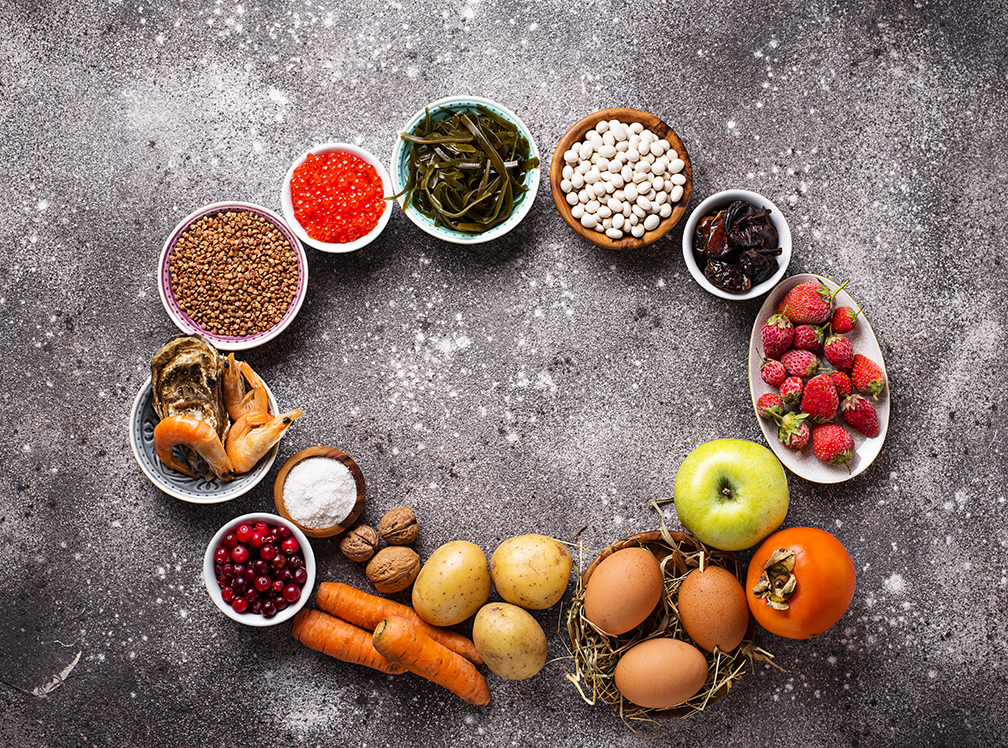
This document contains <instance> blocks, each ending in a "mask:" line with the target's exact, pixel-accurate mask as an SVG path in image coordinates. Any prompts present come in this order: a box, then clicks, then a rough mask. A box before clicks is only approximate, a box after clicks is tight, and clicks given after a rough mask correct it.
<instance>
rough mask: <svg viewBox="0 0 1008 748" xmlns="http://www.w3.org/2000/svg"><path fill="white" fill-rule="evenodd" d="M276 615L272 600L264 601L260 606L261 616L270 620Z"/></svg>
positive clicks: (274, 604) (275, 607)
mask: <svg viewBox="0 0 1008 748" xmlns="http://www.w3.org/2000/svg"><path fill="white" fill-rule="evenodd" d="M276 613H277V606H276V603H275V602H273V601H272V600H266V601H265V602H263V604H262V614H263V616H264V617H266V618H272V617H273V616H275V615H276Z"/></svg>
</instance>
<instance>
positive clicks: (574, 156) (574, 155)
mask: <svg viewBox="0 0 1008 748" xmlns="http://www.w3.org/2000/svg"><path fill="white" fill-rule="evenodd" d="M580 157H581V154H580V153H578V151H575V150H574V149H573V148H572V149H571V150H569V151H566V152H565V153H564V161H566V162H567V163H568V164H573V163H575V162H576V161H577V160H578V159H579V158H580Z"/></svg>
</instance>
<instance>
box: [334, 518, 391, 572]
mask: <svg viewBox="0 0 1008 748" xmlns="http://www.w3.org/2000/svg"><path fill="white" fill-rule="evenodd" d="M380 542H381V541H380V540H379V539H378V531H377V530H375V529H374V528H373V527H370V526H369V525H356V526H354V527H353V528H351V529H350V531H349V532H348V533H347V534H346V535H344V536H343V539H342V540H341V541H340V544H339V547H340V550H341V551H343V555H344V556H346V557H347V558H348V559H350V560H351V561H357V562H359V563H364V562H365V561H368V560H369V559H370V558H371V557H372V556H373V555H374V554H375V551H377V550H378V544H379V543H380Z"/></svg>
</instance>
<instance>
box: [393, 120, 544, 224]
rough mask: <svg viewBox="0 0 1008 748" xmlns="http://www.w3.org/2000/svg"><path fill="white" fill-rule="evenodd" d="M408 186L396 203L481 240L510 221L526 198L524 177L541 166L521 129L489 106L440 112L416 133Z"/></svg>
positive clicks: (412, 136) (409, 135) (411, 136)
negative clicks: (484, 235)
mask: <svg viewBox="0 0 1008 748" xmlns="http://www.w3.org/2000/svg"><path fill="white" fill-rule="evenodd" d="M400 137H401V138H402V139H403V140H405V141H407V142H408V143H409V144H410V146H409V180H408V181H407V183H406V186H405V188H404V189H403V191H402V192H400V193H399V194H398V195H395V197H396V198H398V197H400V196H402V195H405V196H406V199H405V201H404V204H403V208H404V209H406V210H409V209H415V210H418V211H420V213H422V214H423V215H425V216H427V217H428V218H430V219H432V220H433V221H434V223H435V225H437V226H447V227H449V228H451V229H454V230H456V231H462V232H466V233H472V234H478V233H482V232H484V231H488V230H490V229H492V228H493V227H494V226H498V225H500V224H501V223H503V222H504V221H506V220H507V219H508V217H509V216H510V215H511V213H512V212H513V211H514V209H515V207H516V206H517V205H519V204H520V203H521V202H522V200H523V199H524V198H525V194H526V192H528V188H527V187H526V186H525V185H524V182H525V175H526V173H527V172H528V171H529V170H530V169H534V168H536V167H537V166H539V159H538V158H536V157H535V156H531V155H530V152H531V147H530V145H529V142H528V139H527V138H525V137H524V136H523V135H522V134H521V133H520V132H519V131H518V128H517V126H516V125H515V124H514V123H512V122H509V121H508V120H507V119H505V118H504V117H501V116H499V115H497V114H495V113H494V112H492V111H491V110H490V109H488V108H487V107H485V106H482V105H479V106H477V107H476V111H474V112H454V111H451V110H449V109H445V108H439V109H438V111H437V112H435V113H432V112H431V110H430V109H427V110H426V116H425V117H424V119H423V120H421V122H420V123H419V124H418V125H417V127H416V128H415V129H414V131H413V132H411V133H402V134H401V135H400Z"/></svg>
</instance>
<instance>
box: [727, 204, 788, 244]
mask: <svg viewBox="0 0 1008 748" xmlns="http://www.w3.org/2000/svg"><path fill="white" fill-rule="evenodd" d="M724 213H725V217H724V231H725V235H726V236H727V237H728V244H729V246H730V247H731V248H732V249H744V248H748V247H756V248H760V249H766V248H770V247H773V246H776V245H777V229H776V227H774V225H773V224H772V223H771V222H770V209H769V208H757V207H756V206H755V205H753V204H752V203H750V202H747V201H745V200H736V201H735V202H734V203H732V204H731V205H729V206H728V208H727V209H726V210H725V211H724Z"/></svg>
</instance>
